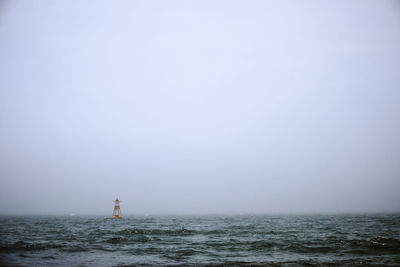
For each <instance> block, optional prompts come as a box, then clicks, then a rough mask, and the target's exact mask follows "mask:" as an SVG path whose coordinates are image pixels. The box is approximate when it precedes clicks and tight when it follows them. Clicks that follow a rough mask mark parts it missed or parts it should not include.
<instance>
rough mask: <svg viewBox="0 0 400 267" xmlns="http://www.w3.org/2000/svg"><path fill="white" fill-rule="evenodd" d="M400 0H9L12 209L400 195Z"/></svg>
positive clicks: (0, 100) (6, 156)
mask: <svg viewBox="0 0 400 267" xmlns="http://www.w3.org/2000/svg"><path fill="white" fill-rule="evenodd" d="M399 48H400V5H399V4H398V2H395V1H361V0H360V1H358V0H357V1H301V2H300V1H254V0H250V1H244V0H242V1H161V0H160V1H153V0H151V1H94V0H93V1H67V0H61V1H50V0H49V1H47V0H40V1H3V2H2V3H1V4H0V213H1V214H71V213H73V214H109V215H111V213H112V209H113V202H112V200H114V199H115V198H116V197H118V198H119V199H120V200H122V203H121V209H122V212H123V214H164V213H167V214H188V213H192V214H194V213H196V214H203V213H204V214H205V213H337V212H339V213H340V212H361V213H363V212H399V211H400V104H399V103H400V72H399V71H400V49H399Z"/></svg>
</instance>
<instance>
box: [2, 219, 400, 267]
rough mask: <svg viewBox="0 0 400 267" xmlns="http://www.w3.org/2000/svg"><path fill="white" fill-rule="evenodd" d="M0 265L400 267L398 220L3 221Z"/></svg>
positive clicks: (399, 224) (399, 220) (399, 227)
mask: <svg viewBox="0 0 400 267" xmlns="http://www.w3.org/2000/svg"><path fill="white" fill-rule="evenodd" d="M0 265H1V266H43V265H45V266H46V265H49V266H141V265H146V266H159V265H162V266H166V265H167V266H202V265H221V266H222V265H234V266H235V265H236V266H237V265H243V266H264V265H266V266H298V265H315V266H324V265H338V266H342V265H360V266H365V265H385V266H400V214H386V215H301V216H300V215H283V216H272V215H271V216H267V215H265V216H261V215H257V216H250V215H248V216H127V217H124V218H123V219H121V220H113V219H110V218H109V217H106V216H14V217H11V216H0Z"/></svg>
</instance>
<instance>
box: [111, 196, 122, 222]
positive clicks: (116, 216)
mask: <svg viewBox="0 0 400 267" xmlns="http://www.w3.org/2000/svg"><path fill="white" fill-rule="evenodd" d="M119 202H120V201H119V199H118V198H116V199H115V200H114V203H115V205H114V211H113V214H112V218H113V219H122V213H121V208H120V207H119Z"/></svg>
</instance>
